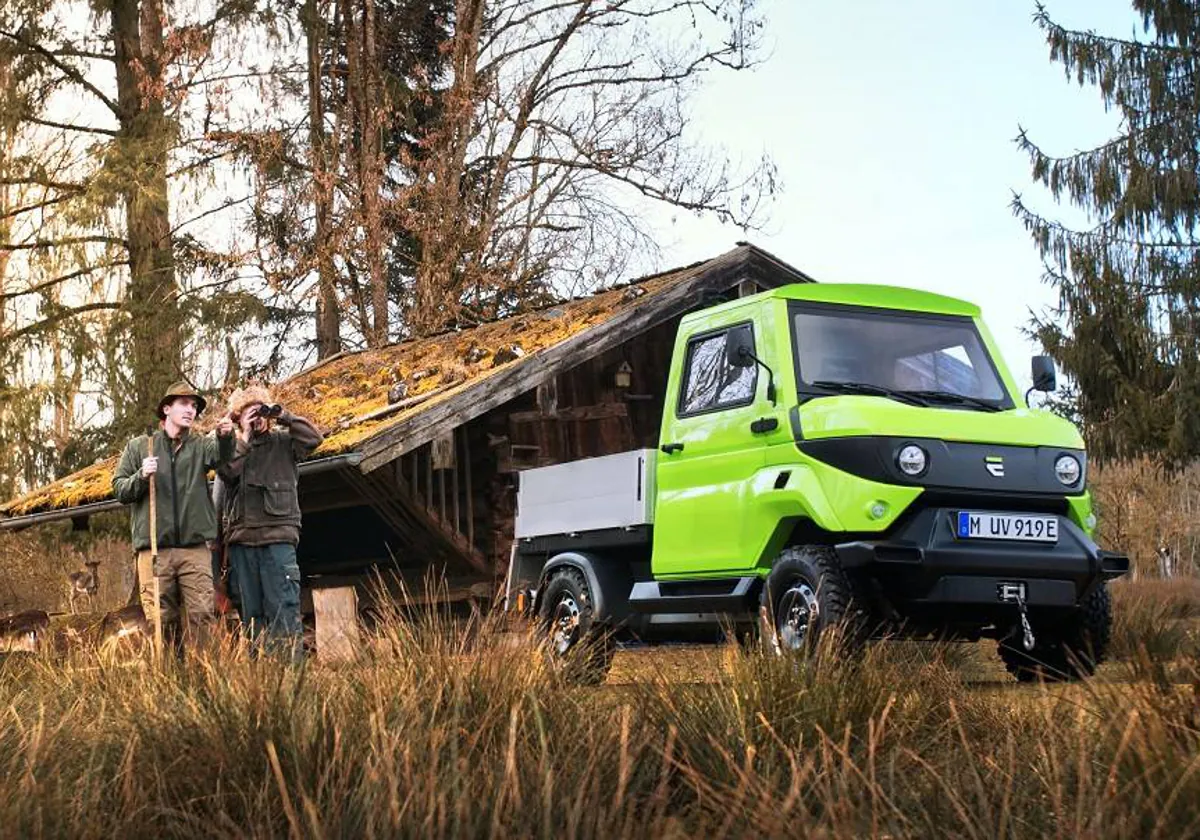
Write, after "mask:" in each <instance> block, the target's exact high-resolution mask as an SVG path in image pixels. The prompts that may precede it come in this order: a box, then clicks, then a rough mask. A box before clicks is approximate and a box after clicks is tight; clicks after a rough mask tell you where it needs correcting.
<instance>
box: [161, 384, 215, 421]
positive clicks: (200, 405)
mask: <svg viewBox="0 0 1200 840" xmlns="http://www.w3.org/2000/svg"><path fill="white" fill-rule="evenodd" d="M180 397H191V398H192V399H194V400H195V401H196V416H197V417H199V416H200V415H201V414H203V413H204V407H205V406H206V405H208V402H207V401H206V400H205V399H204V397H202V396H200V395H199V394H197V393H196V389H195V388H193V387H192V386H191V385H189V384H187V383H186V382H176V383H175V384H174V385H172V386H171V387H170V388H168V389H167V393H165V394H163V398H162V399H161V400H159V401H158V419H159V420H165V419H166V418H167V411H166V408H167V406H168V405H170V404H171V403H173V402H175V400H177V399H178V398H180Z"/></svg>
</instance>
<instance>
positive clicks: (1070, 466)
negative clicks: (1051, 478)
mask: <svg viewBox="0 0 1200 840" xmlns="http://www.w3.org/2000/svg"><path fill="white" fill-rule="evenodd" d="M1054 475H1055V477H1056V478H1057V479H1058V480H1059V482H1060V483H1061V484H1065V485H1066V486H1067V487H1071V486H1073V485H1075V484H1078V483H1079V478H1080V476H1081V475H1083V467H1082V466H1081V465H1080V463H1079V459H1078V458H1076V457H1075V456H1074V455H1059V456H1058V460H1056V461H1055V462H1054Z"/></svg>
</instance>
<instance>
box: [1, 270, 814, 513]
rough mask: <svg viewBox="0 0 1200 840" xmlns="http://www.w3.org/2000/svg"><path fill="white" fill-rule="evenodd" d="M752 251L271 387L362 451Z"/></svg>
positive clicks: (67, 483) (88, 490)
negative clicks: (391, 408)
mask: <svg viewBox="0 0 1200 840" xmlns="http://www.w3.org/2000/svg"><path fill="white" fill-rule="evenodd" d="M749 250H751V249H750V248H749V247H746V246H743V247H741V248H739V249H737V251H733V252H729V253H727V254H724V255H722V256H721V257H717V258H714V259H713V260H708V261H704V262H699V263H695V264H693V265H690V266H686V267H684V268H678V269H673V270H671V271H667V272H664V273H661V274H656V275H651V276H649V277H644V278H641V279H639V280H634V281H632V282H629V283H624V284H621V285H619V286H615V287H613V288H610V289H609V290H606V291H602V292H599V293H597V294H594V295H591V296H589V297H586V298H580V299H575V300H570V301H564V302H561V303H558V304H555V305H552V306H549V307H545V308H543V309H540V310H537V311H533V312H529V313H526V314H523V315H518V316H515V317H511V318H505V319H502V320H498V321H494V322H490V323H485V324H481V325H479V326H476V327H472V328H470V329H463V330H457V331H453V332H447V333H443V334H441V335H436V336H432V337H429V338H422V339H413V340H408V341H402V342H399V343H397V344H393V345H389V346H388V347H384V348H380V349H376V350H363V351H359V352H353V353H347V354H344V355H341V356H337V357H334V358H332V359H329V360H326V361H324V362H321V363H318V364H317V365H316V366H314V367H312V368H309V369H308V370H305V371H303V372H301V373H299V374H297V375H295V376H292V377H291V378H289V379H286V380H284V381H282V382H280V383H278V384H276V385H275V386H273V387H272V389H271V390H272V393H273V395H274V398H275V399H276V401H278V402H280V403H282V404H283V405H285V406H287V408H288V409H289V410H290V411H292V412H293V413H295V414H299V415H301V416H304V417H307V418H309V419H310V420H312V421H313V422H314V423H315V424H316V425H317V426H319V427H320V428H321V429H322V430H323V431H324V432H325V435H326V437H325V441H324V442H323V443H322V444H321V446H320V447H319V448H318V449H317V450H316V451H315V452H314V453H313V455H312V456H311V457H312V458H321V457H326V456H331V455H337V454H341V453H346V452H350V451H354V450H356V449H358V448H359V447H361V446H362V445H363V444H364V443H365V442H366V441H368V440H370V439H371V438H373V437H375V436H376V435H379V434H380V433H382V432H384V431H386V430H387V429H389V428H391V427H392V426H394V425H396V424H399V423H402V422H404V421H405V420H408V419H410V418H412V416H413V415H416V414H419V413H420V412H423V411H426V410H427V409H429V408H430V407H431V406H433V405H436V404H438V403H440V402H442V401H443V400H448V399H452V398H453V397H454V396H456V395H458V394H460V393H462V391H463V390H465V389H467V388H468V387H471V386H472V385H474V384H476V383H478V382H481V381H482V380H485V379H486V378H487V377H489V376H492V375H493V374H496V373H498V372H500V371H502V370H507V369H509V368H510V367H511V366H514V365H522V364H524V363H526V362H528V361H529V360H531V359H533V358H535V357H536V356H537V354H538V353H539V352H542V351H545V350H547V349H548V348H550V347H553V346H555V345H558V344H560V343H562V342H563V341H566V340H567V339H569V338H572V337H573V336H576V335H579V334H580V333H582V332H584V331H585V330H588V329H591V328H593V327H598V326H601V325H603V324H604V323H605V322H606V321H609V320H610V319H612V318H614V317H616V316H618V315H619V314H621V313H623V312H625V311H627V310H629V309H630V308H633V307H637V306H641V305H645V304H646V303H647V302H648V301H650V300H652V299H653V297H654V296H655V295H658V294H661V293H662V292H664V291H666V290H668V289H671V288H674V287H676V286H678V285H679V284H681V283H684V282H686V281H688V280H690V279H693V278H696V277H698V276H699V275H701V274H703V273H704V270H705V268H706V267H707V266H708V265H710V264H715V263H717V262H719V261H726V262H727V261H728V260H729V258H730V257H731V256H733V255H738V254H739V253H741V252H747V251H749ZM753 250H754V251H755V252H756V253H757V254H760V255H761V254H763V252H760V251H757V249H753ZM791 270H792V271H794V269H791ZM394 388H397V389H398V390H400V391H402V392H403V395H402V397H401V399H402V400H404V401H408V402H410V403H411V405H409V406H408V407H406V408H404V409H402V410H400V411H395V412H391V413H388V414H386V416H382V417H377V418H374V419H370V418H367V417H365V415H369V414H371V413H372V412H376V411H378V410H380V409H383V408H385V407H386V406H387V405H388V404H389V392H391V391H392V390H393V389H394ZM426 394H429V395H430V396H429V398H428V399H425V400H418V399H415V398H419V397H421V396H422V395H426ZM393 396H400V395H399V394H393ZM225 404H226V402H225V400H224V399H213V400H211V401H210V403H209V408H208V411H207V412H206V413H205V415H204V416H203V417H202V418H201V420H200V422H199V423H198V424H197V430H199V431H207V430H208V429H211V428H212V426H213V425H214V424H215V422H216V418H217V417H218V416H219V415H220V413H222V412H223V411H224V406H225ZM116 463H117V456H113V457H110V458H106V459H104V460H101V461H97V462H96V463H95V464H92V465H91V466H89V467H86V468H84V469H82V470H79V471H78V472H75V473H73V474H71V475H68V476H66V477H65V478H62V479H59V480H58V481H55V482H53V483H51V484H47V485H45V486H44V487H39V488H37V489H35V490H32V491H30V492H28V493H26V494H24V495H23V496H20V497H18V498H16V499H13V500H11V501H9V502H7V503H6V504H3V505H0V516H9V517H12V516H24V515H27V514H32V513H39V512H42V511H51V510H60V509H67V508H74V507H77V506H79V505H83V504H89V503H94V502H102V501H105V500H108V499H111V498H112V486H111V485H112V473H113V470H114V469H115V468H116Z"/></svg>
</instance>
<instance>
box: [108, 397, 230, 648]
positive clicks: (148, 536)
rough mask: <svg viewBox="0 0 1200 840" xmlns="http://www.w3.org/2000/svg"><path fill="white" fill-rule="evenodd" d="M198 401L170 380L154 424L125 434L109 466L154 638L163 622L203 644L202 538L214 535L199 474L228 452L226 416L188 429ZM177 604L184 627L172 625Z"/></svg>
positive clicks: (207, 585)
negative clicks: (210, 429) (201, 431)
mask: <svg viewBox="0 0 1200 840" xmlns="http://www.w3.org/2000/svg"><path fill="white" fill-rule="evenodd" d="M204 406H205V400H204V398H203V397H202V396H200V395H199V394H197V393H196V392H195V390H194V389H193V388H191V387H190V386H188V384H187V383H185V382H177V383H176V384H174V385H172V386H171V388H170V389H169V390H168V391H167V393H166V394H165V395H164V396H163V398H162V400H160V401H159V404H158V418H159V420H160V421H162V422H161V424H160V425H161V427H160V429H159V430H158V431H152V432H151V433H150V434H147V435H139V436H138V437H135V438H134V439H133V440H131V441H129V443H128V444H127V445H126V447H125V452H124V453H123V454H122V456H121V460H120V462H119V463H118V464H117V469H116V472H115V473H114V474H113V493H114V494H115V495H116V497H117V500H118V501H120V502H122V503H124V504H127V505H132V508H133V509H132V511H131V514H130V517H129V518H130V528H131V531H132V536H133V548H134V550H135V551H136V552H137V560H138V564H137V565H138V592H139V595H140V599H141V602H142V609H143V610H144V611H145V613H146V619H147V620H148V621H150V622H151V623H152V624H153V625H154V633H155V639H156V642H160V640H161V639H162V634H163V632H164V631H168V630H169V631H171V632H172V635H173V638H174V639H175V640H176V641H178V642H186V643H187V644H188V645H189V646H195V645H199V644H203V643H205V642H206V641H207V639H208V636H209V632H210V629H211V626H212V622H213V578H212V564H211V561H210V557H209V551H208V547H207V543H208V542H209V541H211V540H213V539H215V538H216V536H217V518H216V512H215V511H214V509H213V503H212V499H211V498H210V496H209V494H208V482H207V474H208V471H209V470H211V469H216V468H217V467H219V466H223V465H224V464H226V463H228V462H229V460H230V459H231V458H232V457H233V451H234V439H233V421H232V420H230V419H229V417H228V416H226V417H222V418H221V419H220V420H219V421H218V422H217V428H216V432H215V434H212V435H206V436H200V435H196V434H192V424H193V423H194V422H195V421H196V419H197V418H198V417H199V416H200V414H201V412H203V411H204ZM180 607H182V608H183V611H184V613H185V614H186V616H187V623H186V627H180V626H177V624H178V623H179V611H180Z"/></svg>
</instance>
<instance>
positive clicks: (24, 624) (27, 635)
mask: <svg viewBox="0 0 1200 840" xmlns="http://www.w3.org/2000/svg"><path fill="white" fill-rule="evenodd" d="M49 629H50V616H49V614H47V613H46V612H44V611H42V610H25V612H19V613H17V614H15V615H6V616H4V617H2V618H0V653H15V652H17V651H24V652H26V653H36V652H37V651H38V648H39V647H40V644H41V641H42V638H43V637H44V636H45V635H46V633H47V631H49Z"/></svg>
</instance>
